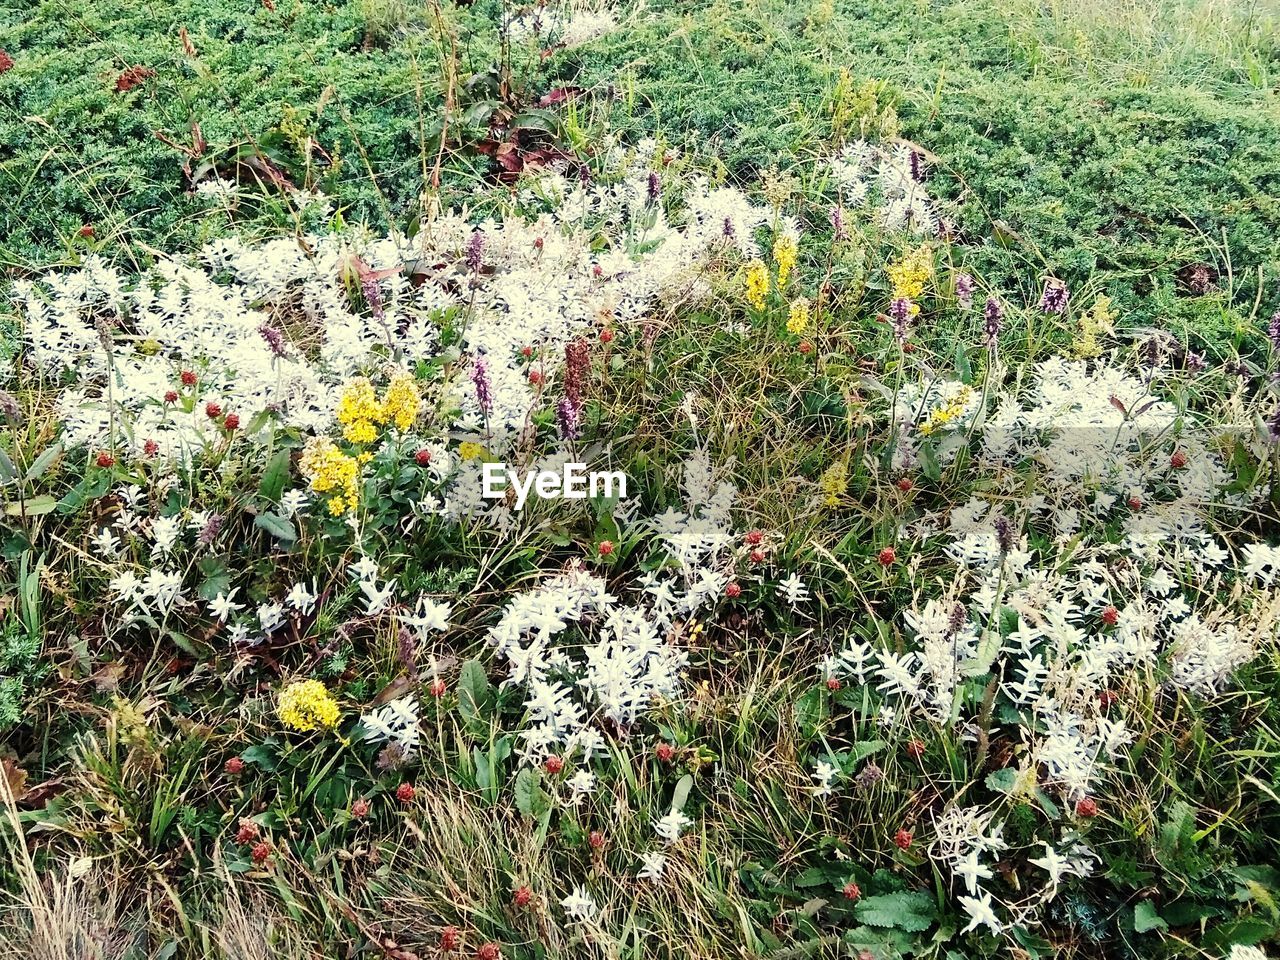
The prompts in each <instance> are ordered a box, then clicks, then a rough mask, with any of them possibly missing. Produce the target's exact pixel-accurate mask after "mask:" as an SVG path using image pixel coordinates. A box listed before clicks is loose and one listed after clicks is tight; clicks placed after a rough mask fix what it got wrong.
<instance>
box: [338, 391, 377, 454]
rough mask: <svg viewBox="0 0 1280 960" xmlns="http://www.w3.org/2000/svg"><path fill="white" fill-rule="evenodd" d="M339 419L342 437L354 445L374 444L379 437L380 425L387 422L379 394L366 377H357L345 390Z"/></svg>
mask: <svg viewBox="0 0 1280 960" xmlns="http://www.w3.org/2000/svg"><path fill="white" fill-rule="evenodd" d="M337 417H338V422H339V423H340V424H342V435H343V436H344V437H346V438H347V439H348V440H350V441H351V442H352V443H372V442H373V441H374V440H375V439H377V436H378V424H382V423H386V422H387V416H386V412H385V411H384V410H383V409H382V404H381V403H379V402H378V394H377V393H376V392H375V391H374V389H373V384H372V383H370V382H369V380H368V378H366V377H356V378H355V379H354V380H352V381H351V382H350V383H348V384H347V385H346V386H345V387H344V388H343V390H342V396H341V397H339V398H338V410H337Z"/></svg>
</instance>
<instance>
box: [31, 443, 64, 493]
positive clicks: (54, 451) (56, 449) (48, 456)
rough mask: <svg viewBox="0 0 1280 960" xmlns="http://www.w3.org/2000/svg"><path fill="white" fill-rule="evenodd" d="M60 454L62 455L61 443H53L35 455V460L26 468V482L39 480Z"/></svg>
mask: <svg viewBox="0 0 1280 960" xmlns="http://www.w3.org/2000/svg"><path fill="white" fill-rule="evenodd" d="M60 456H62V444H60V443H55V444H54V445H53V446H52V447H50V448H49V449H48V450H46V451H45V452H44V453H42V454H40V456H38V457H36V462H35V463H33V464H31V467H30V468H29V469H28V470H27V476H26V480H27V482H28V483H30V482H31V481H32V480H39V479H40V478H41V477H43V476H44V475H45V473H46V472H47V471H48V469H49V468H50V467H51V466H53V464H54V461H55V460H57V459H58V457H60Z"/></svg>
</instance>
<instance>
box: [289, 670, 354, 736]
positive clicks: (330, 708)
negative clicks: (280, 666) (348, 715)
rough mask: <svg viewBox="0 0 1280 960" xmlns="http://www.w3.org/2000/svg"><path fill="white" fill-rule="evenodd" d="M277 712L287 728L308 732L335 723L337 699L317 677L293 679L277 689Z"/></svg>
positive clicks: (322, 728) (337, 715) (331, 726)
mask: <svg viewBox="0 0 1280 960" xmlns="http://www.w3.org/2000/svg"><path fill="white" fill-rule="evenodd" d="M276 715H277V716H278V717H279V718H280V722H281V723H283V724H284V725H285V726H286V727H288V728H289V729H290V730H297V731H299V732H301V733H309V732H310V731H312V730H332V729H333V728H334V727H336V726H337V725H338V717H339V711H338V701H337V700H335V699H333V694H331V693H330V692H329V689H328V688H327V687H326V686H325V685H324V684H323V683H321V682H320V681H319V680H295V681H294V682H293V683H291V684H289V685H288V686H287V687H285V688H284V689H283V690H281V691H280V702H279V704H278V705H277V707H276Z"/></svg>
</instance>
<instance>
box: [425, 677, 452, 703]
mask: <svg viewBox="0 0 1280 960" xmlns="http://www.w3.org/2000/svg"><path fill="white" fill-rule="evenodd" d="M447 689H449V688H448V685H447V684H446V683H445V682H444V677H436V678H434V679H433V680H432V681H431V682H430V683H429V684H427V693H429V694H431V695H432V696H433V697H436V698H437V699H438V698H440V697H443V696H444V692H445V691H446V690H447Z"/></svg>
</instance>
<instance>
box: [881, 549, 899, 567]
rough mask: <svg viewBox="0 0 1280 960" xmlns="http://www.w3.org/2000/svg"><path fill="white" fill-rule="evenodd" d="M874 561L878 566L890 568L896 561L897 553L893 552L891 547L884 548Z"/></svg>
mask: <svg viewBox="0 0 1280 960" xmlns="http://www.w3.org/2000/svg"><path fill="white" fill-rule="evenodd" d="M876 559H877V560H879V561H880V566H882V567H891V566H893V562H894V561H895V560H897V559H898V551H896V550H894V549H893V547H885V548H884V549H883V550H881V551H880V555H879V556H878V557H876Z"/></svg>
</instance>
